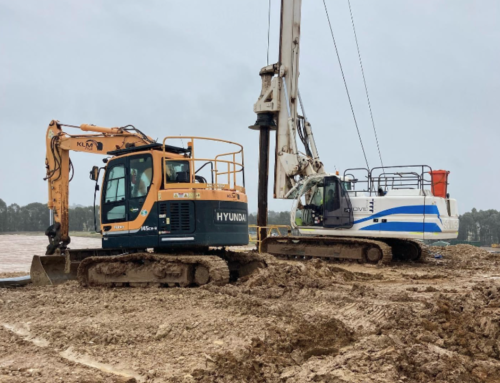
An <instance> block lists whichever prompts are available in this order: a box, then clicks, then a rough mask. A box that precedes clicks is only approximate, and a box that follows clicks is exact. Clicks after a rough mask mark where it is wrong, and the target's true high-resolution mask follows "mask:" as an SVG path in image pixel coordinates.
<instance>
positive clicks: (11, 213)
mask: <svg viewBox="0 0 500 383" xmlns="http://www.w3.org/2000/svg"><path fill="white" fill-rule="evenodd" d="M97 214H99V209H98V208H97ZM248 223H249V224H251V225H256V224H257V214H249V216H248ZM97 224H98V225H99V217H97ZM268 224H269V225H289V224H290V212H288V211H281V212H276V211H269V213H268ZM48 226H49V209H48V208H47V205H46V204H43V203H38V202H34V203H30V204H28V205H26V206H19V205H18V204H16V203H13V204H11V205H8V206H7V204H6V203H5V202H4V201H3V200H2V199H0V232H16V231H41V232H44V231H45V229H46V228H47V227H48ZM69 229H70V230H71V231H94V208H93V207H92V206H87V207H80V206H77V207H73V208H70V209H69ZM458 240H462V241H475V242H480V243H481V245H487V246H489V245H491V244H492V243H500V212H498V211H497V210H493V209H490V210H479V211H478V210H476V209H472V211H470V212H468V213H464V214H463V215H461V216H460V227H459V232H458Z"/></svg>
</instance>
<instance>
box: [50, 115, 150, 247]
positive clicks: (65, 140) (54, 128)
mask: <svg viewBox="0 0 500 383" xmlns="http://www.w3.org/2000/svg"><path fill="white" fill-rule="evenodd" d="M63 127H69V128H78V129H80V130H81V131H84V132H92V133H95V134H83V135H82V134H79V135H72V134H69V133H67V132H65V131H63V130H62V128H63ZM152 143H154V141H153V140H152V139H151V138H150V137H148V136H146V135H144V134H143V133H142V132H140V131H137V130H127V129H126V128H104V127H99V126H94V125H88V124H83V125H80V126H79V127H78V126H73V125H64V124H60V123H59V122H58V121H56V120H52V121H51V122H50V124H49V127H48V129H47V135H46V147H47V154H46V159H45V167H46V173H47V175H46V178H45V179H46V180H47V181H48V182H47V184H48V196H49V199H48V207H49V209H50V212H51V213H50V216H51V222H50V226H49V227H48V228H47V230H46V232H45V234H46V235H47V236H48V237H49V245H48V246H47V252H46V254H47V255H51V254H54V253H56V252H57V251H61V250H62V251H64V249H65V248H66V247H67V245H68V244H69V243H70V242H71V238H70V237H69V217H68V213H69V182H70V180H71V178H72V175H71V172H72V169H73V166H72V163H71V160H70V156H69V152H70V151H75V152H85V153H93V154H100V155H106V154H107V153H108V152H110V151H113V150H118V149H125V148H129V147H134V146H140V145H147V144H152Z"/></svg>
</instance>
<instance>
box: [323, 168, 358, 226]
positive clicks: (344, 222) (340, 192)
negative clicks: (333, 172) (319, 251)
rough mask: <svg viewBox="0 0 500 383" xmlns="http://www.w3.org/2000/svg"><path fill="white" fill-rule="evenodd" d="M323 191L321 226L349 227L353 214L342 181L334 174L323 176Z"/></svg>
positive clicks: (351, 223) (351, 224)
mask: <svg viewBox="0 0 500 383" xmlns="http://www.w3.org/2000/svg"><path fill="white" fill-rule="evenodd" d="M323 187H324V191H323V199H324V203H323V226H324V227H327V228H339V229H350V228H351V227H352V226H353V222H354V216H353V211H352V205H351V200H350V198H349V194H348V193H347V190H346V189H345V187H344V184H343V183H342V181H341V180H340V179H339V178H338V177H335V176H330V177H325V179H324V186H323Z"/></svg>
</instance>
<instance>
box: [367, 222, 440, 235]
mask: <svg viewBox="0 0 500 383" xmlns="http://www.w3.org/2000/svg"><path fill="white" fill-rule="evenodd" d="M360 230H366V231H405V232H413V233H414V232H418V233H422V232H424V233H440V232H441V229H440V227H439V226H438V225H437V224H436V223H433V222H425V223H424V222H384V223H376V224H373V225H370V226H365V227H363V228H361V229H360Z"/></svg>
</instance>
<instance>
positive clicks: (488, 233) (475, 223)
mask: <svg viewBox="0 0 500 383" xmlns="http://www.w3.org/2000/svg"><path fill="white" fill-rule="evenodd" d="M458 239H459V240H462V241H477V242H480V243H481V245H485V246H490V245H491V244H492V243H500V212H498V211H496V210H493V209H490V210H479V211H477V210H476V209H472V211H470V212H469V213H465V214H463V215H461V216H460V226H459V229H458Z"/></svg>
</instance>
